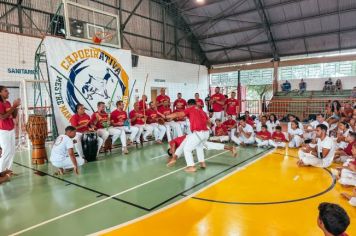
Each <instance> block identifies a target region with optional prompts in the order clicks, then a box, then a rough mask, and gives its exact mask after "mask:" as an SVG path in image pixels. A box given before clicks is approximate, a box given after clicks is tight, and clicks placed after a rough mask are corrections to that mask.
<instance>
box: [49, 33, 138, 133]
mask: <svg viewBox="0 0 356 236" xmlns="http://www.w3.org/2000/svg"><path fill="white" fill-rule="evenodd" d="M44 45H45V47H46V57H47V63H48V70H49V82H50V86H51V92H52V103H53V108H54V111H53V112H54V114H55V119H56V124H57V128H58V132H59V133H60V134H61V133H63V132H64V129H65V127H66V126H68V125H69V119H70V118H71V116H72V115H73V114H74V113H75V106H76V105H77V104H78V103H81V104H83V105H84V106H85V108H86V109H87V113H88V114H89V115H91V114H92V113H93V112H94V111H96V107H97V103H98V102H99V101H102V102H104V103H105V104H106V105H107V108H111V110H113V109H114V107H115V103H116V101H118V100H123V101H124V102H125V104H127V102H128V98H129V84H130V79H131V73H132V64H131V63H132V62H131V52H130V51H127V50H121V49H114V48H108V47H103V46H100V45H92V44H87V43H82V42H76V41H69V40H65V39H59V38H54V37H46V39H45V41H44Z"/></svg>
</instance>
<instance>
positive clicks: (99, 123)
mask: <svg viewBox="0 0 356 236" xmlns="http://www.w3.org/2000/svg"><path fill="white" fill-rule="evenodd" d="M97 116H98V118H99V119H98V118H97ZM106 122H108V113H106V112H101V113H99V112H94V113H93V114H92V115H91V123H92V124H94V125H95V127H96V128H97V129H103V128H104V123H106Z"/></svg>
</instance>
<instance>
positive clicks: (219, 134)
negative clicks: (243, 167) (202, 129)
mask: <svg viewBox="0 0 356 236" xmlns="http://www.w3.org/2000/svg"><path fill="white" fill-rule="evenodd" d="M213 132H214V136H213V137H210V141H215V142H221V143H222V142H228V141H229V134H228V131H227V127H226V126H225V125H224V124H223V123H222V122H221V120H220V119H216V120H215V126H214V130H213Z"/></svg>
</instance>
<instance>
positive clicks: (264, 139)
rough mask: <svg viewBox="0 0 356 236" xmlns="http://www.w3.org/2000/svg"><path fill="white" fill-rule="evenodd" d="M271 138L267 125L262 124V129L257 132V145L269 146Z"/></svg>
mask: <svg viewBox="0 0 356 236" xmlns="http://www.w3.org/2000/svg"><path fill="white" fill-rule="evenodd" d="M271 138H272V137H271V133H270V132H268V129H267V125H262V126H261V131H258V132H257V133H256V143H257V147H268V145H269V141H270V140H271Z"/></svg>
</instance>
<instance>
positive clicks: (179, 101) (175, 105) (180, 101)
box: [173, 93, 187, 111]
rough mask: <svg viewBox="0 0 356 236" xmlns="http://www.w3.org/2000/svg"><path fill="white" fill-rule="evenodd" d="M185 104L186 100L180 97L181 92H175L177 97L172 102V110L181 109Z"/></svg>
mask: <svg viewBox="0 0 356 236" xmlns="http://www.w3.org/2000/svg"><path fill="white" fill-rule="evenodd" d="M186 106H187V102H186V101H185V100H184V99H183V98H182V94H181V93H178V94H177V99H176V100H175V101H174V103H173V110H176V111H183V110H184V109H185V107H186Z"/></svg>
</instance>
